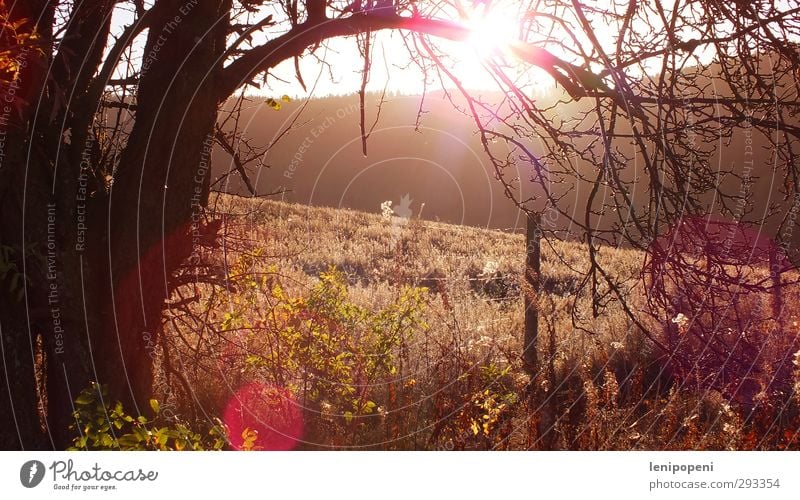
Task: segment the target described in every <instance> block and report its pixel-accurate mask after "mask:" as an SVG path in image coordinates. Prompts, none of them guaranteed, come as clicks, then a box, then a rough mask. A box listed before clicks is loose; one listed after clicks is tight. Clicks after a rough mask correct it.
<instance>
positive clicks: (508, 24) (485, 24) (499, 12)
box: [466, 7, 520, 59]
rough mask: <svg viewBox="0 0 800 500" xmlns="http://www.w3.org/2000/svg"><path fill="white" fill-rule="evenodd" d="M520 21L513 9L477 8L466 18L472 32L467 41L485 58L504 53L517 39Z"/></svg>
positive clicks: (471, 47) (472, 48)
mask: <svg viewBox="0 0 800 500" xmlns="http://www.w3.org/2000/svg"><path fill="white" fill-rule="evenodd" d="M519 22H520V21H519V17H518V16H517V15H516V13H515V12H513V11H509V10H506V9H500V8H495V9H491V8H489V7H485V8H478V9H475V10H474V11H473V12H470V13H469V15H468V18H467V20H466V26H467V28H468V29H469V33H470V34H469V36H468V37H467V39H466V43H467V45H468V46H469V47H470V49H471V50H473V51H474V52H475V53H476V54H477V55H478V56H479V57H481V58H484V59H489V58H491V57H494V56H496V55H498V54H502V53H504V52H506V51H507V50H508V48H509V47H510V46H511V44H512V43H513V42H514V41H515V40H516V34H517V31H518V29H519V27H518V24H519Z"/></svg>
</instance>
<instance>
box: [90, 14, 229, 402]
mask: <svg viewBox="0 0 800 500" xmlns="http://www.w3.org/2000/svg"><path fill="white" fill-rule="evenodd" d="M164 5H167V6H168V5H172V6H173V8H165V9H163V10H161V11H160V12H159V16H158V17H157V18H155V19H154V20H153V22H152V24H151V25H150V32H149V36H148V40H147V44H146V46H145V51H144V54H145V55H144V58H145V62H144V65H145V68H144V69H145V71H143V75H142V77H141V80H140V83H139V88H138V95H137V104H138V107H137V110H136V123H135V125H134V127H133V130H132V131H131V135H130V138H129V140H128V144H127V147H126V149H125V151H124V153H123V155H122V158H121V160H120V165H119V167H118V171H117V173H116V174H115V176H114V185H113V187H112V189H111V195H110V200H109V211H110V213H109V215H110V217H109V220H111V221H113V222H112V225H111V227H110V228H109V232H108V236H109V241H110V243H109V245H108V249H109V250H110V262H109V264H110V269H111V276H110V283H111V284H112V286H113V290H112V293H111V294H108V299H109V300H108V302H107V305H106V306H105V307H103V311H104V313H105V314H106V317H105V321H104V333H103V335H102V337H101V341H102V343H100V345H99V347H100V350H101V351H102V352H103V353H104V354H105V355H106V356H107V359H108V362H106V363H105V366H104V370H103V373H102V374H101V375H102V376H103V380H105V381H107V382H108V383H109V386H110V390H111V393H112V394H113V395H114V397H116V398H119V399H121V400H122V401H123V402H125V403H129V404H132V405H133V406H132V407H131V409H132V411H139V412H142V411H145V410H146V408H147V404H146V403H147V399H148V398H149V397H150V395H151V392H152V382H153V356H154V351H153V349H154V346H155V345H156V341H157V336H158V332H159V330H160V327H161V313H162V309H163V306H164V301H165V299H166V298H167V297H168V295H169V293H170V277H171V276H172V274H173V272H174V270H175V269H176V268H177V266H178V265H179V264H180V263H181V262H182V261H184V260H185V259H186V258H187V257H188V256H189V255H190V253H191V251H192V243H193V242H192V234H191V233H192V220H193V216H194V219H195V220H196V219H197V215H198V214H199V211H200V210H201V207H202V206H204V205H205V202H206V198H207V194H208V193H207V191H208V173H209V167H210V150H211V143H210V138H211V137H212V132H213V127H214V122H215V119H216V111H217V105H218V104H219V101H218V99H219V92H218V89H217V86H218V83H219V76H220V71H221V69H222V60H221V55H222V53H223V51H224V34H225V33H226V31H227V27H228V18H227V16H228V9H229V7H230V6H229V2H228V1H225V0H222V1H216V2H212V1H206V2H198V3H197V4H195V5H194V6H192V7H191V8H190V9H187V8H186V5H187V4H186V2H183V1H176V0H169V1H166V2H165V1H163V0H162V7H163V6H164ZM148 60H150V61H152V64H148Z"/></svg>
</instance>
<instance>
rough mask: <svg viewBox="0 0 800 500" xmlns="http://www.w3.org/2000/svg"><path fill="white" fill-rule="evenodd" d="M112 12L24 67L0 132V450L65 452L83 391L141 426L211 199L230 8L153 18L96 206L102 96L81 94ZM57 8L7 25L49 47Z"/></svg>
mask: <svg viewBox="0 0 800 500" xmlns="http://www.w3.org/2000/svg"><path fill="white" fill-rule="evenodd" d="M114 3H115V2H113V1H110V0H95V1H89V0H87V1H84V2H78V3H76V5H75V6H73V11H72V12H71V13H70V23H69V24H68V28H67V30H68V31H67V32H66V33H65V35H64V42H63V43H62V44H61V45H60V48H61V50H60V51H59V53H58V54H55V55H51V54H48V53H47V50H45V51H44V52H37V51H33V50H32V51H30V53H28V54H26V56H25V57H26V59H25V62H26V65H25V68H24V69H23V71H22V72H21V73H20V75H19V77H18V80H19V82H21V84H20V86H19V88H18V89H15V90H14V91H13V92H14V93H15V94H16V96H17V97H18V98H19V100H18V101H16V102H15V105H14V107H13V112H11V113H7V114H4V115H3V119H2V120H0V128H1V129H2V130H0V131H2V132H3V133H5V134H6V141H5V142H4V143H3V147H4V150H3V151H2V153H3V155H4V156H3V155H0V160H2V164H0V209H2V213H3V219H4V223H3V226H2V227H0V250H2V252H0V257H2V258H0V271H2V272H0V331H1V332H2V356H3V361H4V362H5V370H4V372H3V373H4V378H3V380H2V384H0V391H2V392H0V398H2V403H0V417H2V421H3V423H4V425H3V428H2V430H0V446H2V448H3V449H18V448H26V449H28V448H64V447H65V446H68V445H69V443H70V441H71V438H72V437H73V436H71V435H70V433H69V431H68V427H69V424H70V422H71V411H72V405H73V402H74V399H75V398H76V397H77V394H78V392H79V391H80V390H82V389H84V388H85V387H87V385H88V383H89V382H90V381H92V380H96V381H98V382H100V383H104V384H108V385H109V386H110V397H111V398H112V399H113V400H117V399H119V400H122V401H123V403H125V404H126V405H127V407H128V409H129V411H130V412H132V413H136V412H138V413H142V412H147V411H148V410H147V408H148V406H147V404H146V402H147V400H148V399H149V397H150V396H151V391H152V376H153V375H152V373H153V358H154V351H153V346H154V344H155V342H156V338H157V335H158V330H159V328H160V318H161V312H162V308H163V305H164V300H165V299H166V297H167V296H168V293H169V291H170V290H169V288H170V287H169V281H170V277H171V276H172V274H173V272H174V271H175V269H176V268H177V266H178V265H179V264H180V263H181V262H182V261H183V260H184V259H185V258H186V257H187V256H188V255H189V253H190V251H191V248H192V240H191V231H190V229H191V222H192V215H193V214H196V213H198V212H199V211H200V210H201V209H202V206H203V205H204V204H205V201H206V197H207V192H208V171H209V167H210V143H209V142H206V141H207V138H208V137H210V134H211V132H212V131H213V124H214V120H215V118H216V110H217V106H218V103H219V99H220V98H221V96H220V95H219V94H220V93H219V91H218V86H219V84H218V80H219V72H220V70H221V67H222V66H221V65H222V60H221V57H220V56H221V55H222V53H223V51H224V41H225V35H226V33H227V29H228V24H229V20H228V11H229V9H230V1H229V0H219V1H216V2H212V1H202V2H196V3H194V2H185V1H176V0H160V1H159V2H158V4H157V7H155V8H154V9H155V10H154V11H153V12H154V13H157V15H154V16H152V18H151V21H152V24H151V25H150V32H149V35H148V41H147V44H146V47H145V57H146V58H147V56H148V55H151V56H152V57H151V58H150V60H149V63H148V67H147V68H145V69H146V71H144V72H143V75H142V76H141V80H140V86H139V91H138V95H137V102H136V104H137V108H138V109H137V111H136V120H135V125H134V127H133V129H132V130H131V135H130V137H129V140H128V142H127V145H126V148H125V150H124V151H123V152H122V156H121V160H120V164H119V166H118V169H117V172H116V173H115V175H114V181H113V188H112V190H111V193H110V196H108V197H106V196H105V194H104V191H103V189H102V186H97V185H93V184H92V174H93V169H94V168H96V167H97V165H96V160H97V154H96V153H97V145H96V143H95V142H94V139H95V138H94V137H92V134H91V131H90V126H91V123H92V117H93V116H94V114H95V112H96V110H97V107H98V105H99V96H93V95H91V93H89V92H88V89H89V88H90V87H91V84H92V77H93V75H94V74H95V72H96V70H97V67H98V65H99V64H100V62H101V60H102V53H103V50H102V49H103V47H104V46H105V43H106V37H107V35H108V28H109V16H108V14H109V12H110V9H112V8H113V5H114ZM52 4H53V2H47V1H45V0H40V1H32V2H17V3H15V4H14V9H15V10H14V11H12V20H14V19H34V20H37V21H38V26H37V31H38V34H39V35H40V37H41V39H42V40H44V41H45V43H44V45H43V46H44V47H49V45H48V43H47V40H49V39H50V38H51V36H52V35H51V27H52V25H53V15H54V11H53V7H52ZM33 28H34V23H31V24H30V25H29V26H28V27H27V29H29V30H32V29H33ZM87 34H91V35H92V36H86V35H87ZM71 58H72V59H71ZM48 71H49V74H48ZM0 90H2V93H3V95H2V97H3V98H5V97H6V96H7V95H9V94H10V93H11V92H12V91H11V90H9V89H5V88H4V89H0ZM2 104H3V103H2V102H0V105H2ZM0 111H2V106H0ZM65 132H66V134H67V135H71V141H69V140H67V139H65V138H64V137H65V135H64V133H65ZM15 276H16V277H15ZM20 276H24V279H23V280H22V281H20V279H21V278H20ZM143 404H144V406H143Z"/></svg>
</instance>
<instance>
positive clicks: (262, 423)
mask: <svg viewBox="0 0 800 500" xmlns="http://www.w3.org/2000/svg"><path fill="white" fill-rule="evenodd" d="M223 421H224V422H225V425H226V426H227V427H228V431H229V432H230V439H231V446H233V448H234V449H237V450H242V449H248V448H252V449H256V450H274V451H286V450H292V449H294V448H295V446H297V443H298V442H299V441H300V439H301V438H302V436H303V413H302V409H301V408H300V405H299V404H298V402H297V400H296V399H295V397H294V396H293V395H292V393H291V392H290V391H289V390H288V389H284V388H282V387H275V386H272V385H268V384H262V383H258V382H253V383H250V384H247V385H245V386H243V387H241V388H239V389H238V390H237V391H236V392H235V393H234V395H233V396H232V397H231V399H230V400H229V401H228V404H227V406H226V408H225V413H224V416H223ZM247 431H251V432H255V436H256V439H255V441H254V442H248V440H247V439H246V436H247V434H248V432H247Z"/></svg>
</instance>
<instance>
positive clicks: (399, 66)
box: [112, 2, 552, 98]
mask: <svg viewBox="0 0 800 500" xmlns="http://www.w3.org/2000/svg"><path fill="white" fill-rule="evenodd" d="M509 4H510V5H515V6H517V7H518V6H519V4H520V2H510V3H509ZM267 5H269V4H267ZM269 8H275V7H265V9H269ZM480 9H481V7H478V10H476V11H474V12H473V14H474V16H473V17H471V18H466V19H464V20H463V22H464V24H465V25H466V26H468V27H469V28H471V29H472V31H473V33H474V34H473V36H471V37H469V38H468V39H467V40H466V41H464V42H452V41H447V40H435V41H434V43H435V44H436V45H437V47H439V48H441V49H442V51H443V52H444V54H445V57H446V58H447V59H448V67H449V69H451V70H452V71H453V72H454V74H456V75H457V76H458V78H459V80H461V81H462V83H463V84H464V86H465V87H466V88H467V89H469V90H473V91H482V90H484V91H490V90H494V89H496V88H497V86H496V83H495V82H494V80H493V79H492V77H491V76H490V74H489V73H488V72H487V71H486V69H485V68H484V66H483V63H484V61H486V60H487V59H488V58H490V57H491V56H492V54H496V53H497V51H502V50H501V45H502V44H504V43H506V42H508V41H509V40H510V38H511V36H510V35H509V33H510V30H509V26H513V25H514V24H518V15H519V14H518V13H517V12H516V11H514V10H512V9H510V8H506V9H505V10H503V9H500V8H496V9H493V11H491V12H489V13H488V14H487V13H485V12H483V11H482V10H480ZM260 15H262V14H258V15H257V16H256V17H258V16H260ZM276 18H279V14H278V13H276ZM132 20H133V14H132V12H131V7H130V6H129V5H125V4H120V5H119V6H118V7H117V9H116V11H115V13H114V17H113V28H112V30H113V32H114V33H115V34H118V33H121V32H122V30H123V29H124V27H125V26H126V25H128V24H130V23H131V22H132ZM280 31H281V30H280V29H279V30H277V31H276V32H280ZM268 35H269V32H267V34H266V36H264V35H262V38H263V39H266V37H267V36H268ZM404 36H406V37H407V36H408V35H407V34H405V35H404V34H403V33H401V32H399V31H396V30H393V31H381V32H378V33H375V34H374V39H373V63H372V72H371V76H370V80H369V83H368V85H367V90H368V91H372V92H381V91H383V89H384V88H385V89H386V90H387V91H388V92H390V93H400V94H407V95H419V94H422V93H423V91H425V90H426V89H427V90H429V91H430V90H437V89H441V88H442V83H441V81H440V80H439V79H438V78H437V77H436V76H432V75H431V76H429V81H428V85H427V86H426V85H425V82H424V76H423V73H422V71H421V70H420V69H419V68H418V66H417V65H416V64H414V62H413V61H412V59H411V56H410V54H409V50H408V48H407V46H406V43H405V42H404ZM145 37H146V33H143V34H142V35H140V36H139V37H138V38H137V40H136V42H135V43H134V46H133V56H134V58H135V59H140V58H141V57H142V53H143V47H144V43H145ZM256 41H258V39H256ZM317 55H318V56H319V57H320V58H321V59H324V60H325V61H326V62H327V66H326V65H322V64H320V63H319V62H318V60H317V59H315V58H312V57H305V58H301V60H300V67H301V73H302V75H303V79H304V81H305V83H306V85H307V89H308V92H304V91H303V89H302V87H301V85H300V84H299V83H298V82H297V79H296V77H295V69H294V63H293V61H291V60H290V61H285V62H284V63H282V64H280V65H279V66H278V67H276V68H274V69H273V70H272V71H271V74H270V77H269V78H268V79H267V82H266V85H265V86H264V87H263V88H262V89H252V88H251V89H248V92H252V93H257V94H263V95H274V96H276V97H277V96H282V95H289V96H291V97H294V98H297V97H309V96H310V93H311V90H312V87H314V88H313V95H314V96H316V97H322V96H326V95H344V94H352V93H354V92H357V91H358V90H359V88H360V86H361V71H360V69H361V67H362V65H363V58H362V56H361V55H360V50H359V41H358V40H356V39H355V38H352V37H351V38H337V39H332V40H329V41H327V42H326V43H325V44H324V45H323V46H322V47H320V48H319V49H318V51H317ZM115 76H117V77H119V76H121V75H120V73H119V72H118V74H117V75H115ZM512 76H513V77H514V78H515V79H516V78H524V79H525V80H526V81H527V82H528V83H529V84H531V85H533V86H536V87H541V89H542V90H543V91H544V90H546V88H548V87H550V86H552V82H551V81H550V80H549V78H547V77H546V75H543V73H542V72H541V71H539V70H536V69H532V70H528V69H526V71H525V72H520V73H519V74H517V75H512ZM444 86H445V88H451V89H452V88H454V85H453V84H452V83H449V82H445V85H444Z"/></svg>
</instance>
